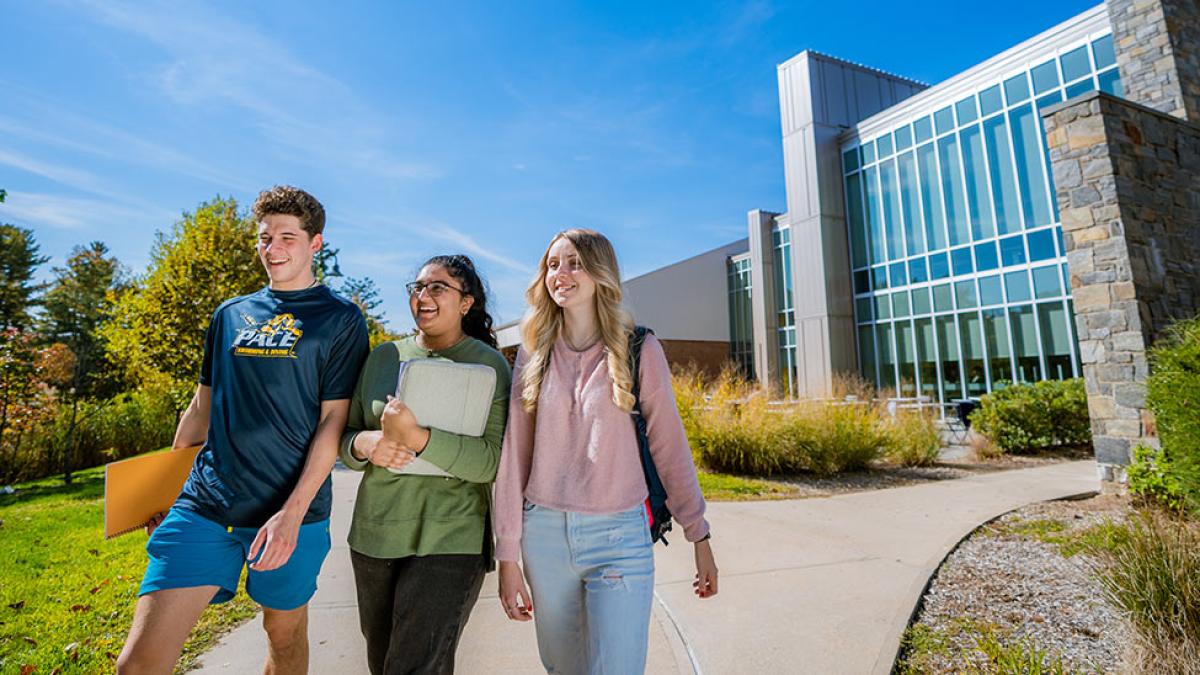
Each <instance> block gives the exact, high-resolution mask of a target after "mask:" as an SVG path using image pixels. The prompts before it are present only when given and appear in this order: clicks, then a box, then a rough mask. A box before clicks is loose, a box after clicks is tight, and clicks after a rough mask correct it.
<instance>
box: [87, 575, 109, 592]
mask: <svg viewBox="0 0 1200 675" xmlns="http://www.w3.org/2000/svg"><path fill="white" fill-rule="evenodd" d="M109 581H111V579H105V580H104V581H101V582H100V583H98V584H96V585H95V586H92V590H91V591H90V592H91V594H92V595H95V594H96V592H97V591H99V590H100V589H101V588H104V587H105V586H107V585H108V582H109Z"/></svg>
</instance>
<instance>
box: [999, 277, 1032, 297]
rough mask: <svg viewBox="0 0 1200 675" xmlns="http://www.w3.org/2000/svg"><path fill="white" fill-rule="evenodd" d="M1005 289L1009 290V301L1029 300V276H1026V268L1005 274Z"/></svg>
mask: <svg viewBox="0 0 1200 675" xmlns="http://www.w3.org/2000/svg"><path fill="white" fill-rule="evenodd" d="M1004 290H1005V291H1007V292H1008V301H1009V302H1025V301H1026V300H1029V277H1028V276H1026V274H1025V270H1021V271H1019V272H1009V273H1008V274H1005V275H1004Z"/></svg>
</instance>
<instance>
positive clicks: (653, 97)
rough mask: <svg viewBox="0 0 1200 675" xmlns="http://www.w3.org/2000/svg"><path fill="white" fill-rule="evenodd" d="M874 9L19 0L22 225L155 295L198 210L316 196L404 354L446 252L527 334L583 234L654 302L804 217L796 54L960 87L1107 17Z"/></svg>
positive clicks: (1, 181) (8, 162)
mask: <svg viewBox="0 0 1200 675" xmlns="http://www.w3.org/2000/svg"><path fill="white" fill-rule="evenodd" d="M872 4H873V3H869V2H858V3H831V2H796V3H777V2H746V3H706V2H694V1H693V2H636V3H635V2H607V1H605V2H579V3H571V2H504V3H501V2H455V3H428V2H422V3H416V2H411V3H410V2H404V3H400V2H387V3H384V2H380V3H361V2H344V3H307V2H295V1H293V2H279V1H274V0H268V1H262V2H222V3H207V4H198V3H197V4H191V3H185V2H170V3H167V2H163V3H156V2H146V3H132V2H131V3H123V2H108V1H101V0H96V1H94V2H88V1H85V2H58V1H49V2H32V1H31V2H20V3H6V5H5V8H4V10H3V23H2V24H0V59H2V62H3V63H4V64H5V67H4V68H3V70H2V71H0V89H2V91H3V94H2V95H0V187H3V188H5V189H7V190H8V193H9V195H8V202H7V203H6V204H3V205H0V221H3V222H11V223H14V224H17V225H21V226H24V227H30V228H32V229H33V230H34V232H35V233H36V236H37V239H38V241H39V242H40V244H41V246H42V251H43V253H45V254H47V255H50V256H52V261H51V263H50V265H54V264H61V263H62V261H63V260H64V259H65V257H66V255H67V254H68V252H69V251H70V249H71V247H72V246H75V245H79V244H84V243H86V242H88V241H91V240H94V239H99V240H102V241H104V242H105V243H107V244H108V245H109V246H110V248H111V249H112V250H113V252H114V253H115V254H116V255H117V256H118V257H119V258H120V259H121V260H122V262H124V263H125V264H126V265H127V266H128V267H129V268H130V269H131V270H132V271H133V272H134V273H141V272H143V271H144V270H145V266H146V264H147V262H148V259H149V252H150V248H151V245H152V243H153V241H154V234H155V232H156V231H158V230H166V229H169V228H170V226H171V224H172V223H173V222H174V221H176V220H177V219H178V218H179V216H180V214H181V212H183V211H188V210H193V209H194V208H195V207H196V206H197V205H198V204H199V203H201V202H203V201H205V200H207V199H210V198H212V197H213V196H215V195H218V194H219V195H222V196H230V195H231V196H233V197H236V198H237V199H238V200H239V202H241V203H242V204H244V205H249V204H250V203H251V202H252V201H253V199H254V196H255V195H256V194H257V192H258V190H260V189H262V188H263V187H266V186H269V185H272V184H275V183H292V184H295V185H299V186H301V187H304V188H306V189H308V190H310V191H311V192H312V193H313V194H315V195H316V196H317V197H318V198H319V199H320V200H321V201H322V202H323V203H324V204H325V206H326V209H327V212H328V214H329V224H328V226H327V240H328V242H329V243H330V245H332V246H334V247H336V248H338V249H340V251H341V253H340V261H341V265H342V270H343V272H345V273H346V274H348V275H350V276H359V277H361V276H369V277H371V278H373V279H374V280H375V281H376V283H378V285H379V286H380V288H381V289H382V290H383V292H384V296H385V305H384V307H385V309H386V310H387V317H388V320H389V324H390V326H391V327H392V328H393V329H405V328H407V327H409V326H410V325H411V319H410V317H409V315H408V310H407V303H406V301H405V298H404V297H403V290H402V287H403V285H404V283H405V282H406V281H409V280H410V278H411V276H412V275H413V274H414V273H415V270H416V267H417V266H418V265H419V264H420V262H421V261H422V260H424V259H425V258H427V257H428V256H430V255H432V254H435V253H445V252H465V253H467V254H469V255H471V256H472V257H474V258H475V259H476V261H477V263H478V265H479V267H480V268H481V270H482V271H483V272H484V274H485V276H486V277H487V278H488V280H489V281H490V284H491V286H492V290H493V298H494V300H495V311H494V314H495V315H496V317H497V319H498V320H499V321H501V322H503V321H507V320H513V319H516V318H519V316H520V313H521V310H522V306H523V301H522V293H523V289H524V287H525V285H526V284H527V283H528V281H529V278H530V275H531V273H532V271H533V269H534V265H535V264H536V262H537V258H538V256H539V255H540V254H541V252H542V250H543V249H544V247H545V245H546V242H547V240H548V238H549V237H550V236H551V235H552V234H553V233H554V232H556V231H558V230H560V229H563V228H565V227H571V226H585V227H593V228H596V229H599V230H601V231H603V232H605V233H606V234H608V235H609V236H610V237H611V238H612V239H613V241H614V243H615V244H616V246H617V251H618V255H619V256H620V258H621V262H622V266H623V272H624V274H625V276H626V277H629V276H633V275H636V274H640V273H643V272H647V271H649V270H652V269H655V268H657V267H660V266H662V265H665V264H668V263H671V262H674V261H677V260H680V259H683V258H686V257H689V256H692V255H695V254H697V253H701V252H703V251H706V250H708V249H711V248H714V247H716V246H719V245H722V244H725V243H728V242H730V241H733V240H735V239H738V238H741V237H744V236H745V232H746V224H745V223H746V212H747V211H748V210H750V209H753V208H765V209H770V210H783V208H784V202H785V195H784V190H783V169H782V148H781V143H780V132H779V104H778V94H777V89H776V79H775V66H776V64H778V63H780V62H783V61H785V60H787V59H788V58H790V57H791V56H793V55H794V54H796V53H798V52H800V51H802V50H804V49H815V50H817V51H821V52H824V53H828V54H832V55H834V56H838V57H841V58H845V59H849V60H851V61H856V62H860V63H864V64H867V65H870V66H873V67H876V68H880V69H883V70H887V71H890V72H893V73H897V74H900V75H904V76H907V77H912V78H915V79H918V80H921V81H925V82H928V83H937V82H939V81H941V80H944V79H946V78H947V77H949V76H952V75H954V74H955V73H958V72H960V71H962V70H964V69H966V68H969V67H970V66H972V65H974V64H976V63H978V62H979V61H982V60H984V59H986V58H988V57H989V56H991V55H993V54H995V53H997V52H1000V51H1002V50H1004V49H1006V48H1008V47H1010V46H1012V45H1014V44H1016V43H1018V42H1020V41H1022V40H1024V39H1026V38H1029V37H1032V36H1033V35H1035V34H1037V33H1039V32H1041V31H1042V30H1045V29H1047V28H1050V27H1051V26H1053V25H1054V24H1056V23H1059V22H1061V21H1063V20H1065V19H1067V18H1069V17H1071V16H1074V15H1075V14H1078V13H1080V12H1082V11H1084V10H1085V9H1087V8H1088V7H1091V6H1094V5H1095V4H1096V3H1094V2H1076V1H1074V0H1060V1H1059V2H1054V3H1045V2H1032V1H1020V2H1009V3H1005V4H1004V5H1003V6H1001V5H998V4H996V3H978V6H976V7H965V6H964V3H960V2H927V3H896V2H886V3H874V5H875V6H872ZM847 7H852V8H853V9H852V10H851V11H850V12H849V13H847V11H846V8H847ZM248 254H249V252H248ZM50 265H47V266H46V267H45V269H44V270H43V276H45V275H48V273H49V268H50Z"/></svg>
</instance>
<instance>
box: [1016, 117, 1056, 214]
mask: <svg viewBox="0 0 1200 675" xmlns="http://www.w3.org/2000/svg"><path fill="white" fill-rule="evenodd" d="M1008 116H1009V119H1010V120H1011V121H1012V136H1013V148H1014V149H1015V150H1016V153H1017V183H1018V184H1019V185H1020V187H1021V197H1022V200H1021V206H1022V207H1023V208H1024V214H1025V227H1037V226H1039V225H1049V224H1050V222H1051V216H1050V189H1049V188H1050V184H1049V181H1047V180H1046V177H1045V175H1044V174H1043V173H1042V157H1043V153H1042V147H1041V143H1040V141H1039V135H1040V129H1041V126H1040V124H1041V123H1040V122H1039V121H1038V120H1036V119H1035V118H1034V116H1033V108H1032V107H1030V106H1028V105H1023V106H1021V107H1020V108H1017V109H1015V110H1013V111H1012V112H1010V113H1009V114H1008Z"/></svg>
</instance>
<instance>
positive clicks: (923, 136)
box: [913, 117, 933, 143]
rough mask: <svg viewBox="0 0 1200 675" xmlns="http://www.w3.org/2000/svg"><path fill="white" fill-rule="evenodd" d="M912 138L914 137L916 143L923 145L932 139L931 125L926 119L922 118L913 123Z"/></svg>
mask: <svg viewBox="0 0 1200 675" xmlns="http://www.w3.org/2000/svg"><path fill="white" fill-rule="evenodd" d="M913 136H915V137H916V139H917V142H918V143H924V142H925V141H927V140H929V139H931V138H933V125H932V124H931V123H930V122H929V118H928V117H922V118H921V119H919V120H917V121H915V122H913Z"/></svg>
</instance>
